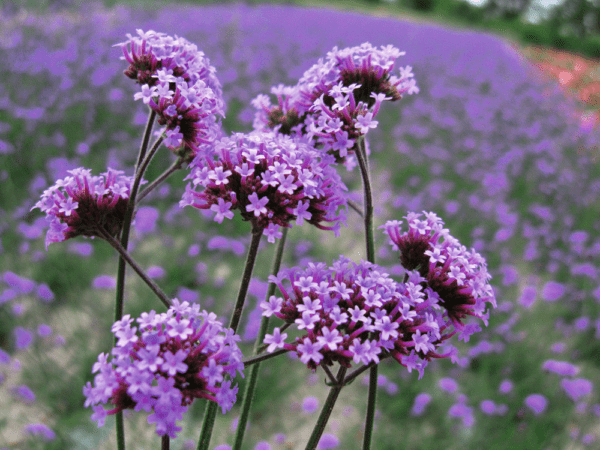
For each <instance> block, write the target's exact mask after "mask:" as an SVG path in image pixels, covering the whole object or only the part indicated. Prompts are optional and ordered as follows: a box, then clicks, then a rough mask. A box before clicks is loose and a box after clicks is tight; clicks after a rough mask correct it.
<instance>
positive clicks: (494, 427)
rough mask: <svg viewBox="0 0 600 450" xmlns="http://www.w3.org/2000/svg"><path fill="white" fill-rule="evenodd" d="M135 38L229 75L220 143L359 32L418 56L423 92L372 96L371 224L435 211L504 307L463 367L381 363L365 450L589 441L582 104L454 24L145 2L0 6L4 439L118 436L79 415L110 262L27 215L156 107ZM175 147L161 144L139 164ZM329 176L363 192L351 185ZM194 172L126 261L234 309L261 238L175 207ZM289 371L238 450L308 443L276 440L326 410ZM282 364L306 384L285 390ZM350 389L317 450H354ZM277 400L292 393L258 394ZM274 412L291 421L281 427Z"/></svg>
mask: <svg viewBox="0 0 600 450" xmlns="http://www.w3.org/2000/svg"><path fill="white" fill-rule="evenodd" d="M137 28H141V29H143V30H149V29H154V30H156V31H160V32H164V33H167V34H173V35H179V36H184V37H185V38H186V39H187V40H189V41H190V42H193V43H195V44H196V45H197V46H198V48H199V49H201V50H202V51H203V52H204V53H205V54H206V56H207V57H208V58H209V59H210V63H211V64H212V65H214V66H215V67H216V68H217V77H218V79H219V80H220V82H221V84H222V85H223V95H224V98H225V102H226V111H225V114H226V118H225V119H224V121H223V124H224V127H225V128H226V129H227V131H249V130H250V129H251V125H252V121H253V115H254V108H253V107H252V106H251V103H250V102H251V100H252V99H254V98H255V97H256V96H257V95H259V94H268V93H269V91H270V88H271V86H273V85H278V84H279V83H284V84H294V83H295V82H296V81H297V79H298V78H299V77H300V76H301V75H302V73H303V72H304V71H305V70H306V69H308V68H309V67H310V66H311V65H312V64H313V63H314V62H316V60H317V59H318V58H320V57H323V56H324V55H325V54H326V53H327V52H328V51H330V50H331V49H332V47H333V46H335V45H338V46H351V45H359V44H361V43H362V42H366V41H368V42H370V43H371V44H373V45H374V46H379V45H388V44H392V45H394V46H396V47H398V48H399V49H401V50H402V51H405V52H406V55H405V56H402V57H401V58H400V60H401V65H410V66H412V68H413V71H414V74H415V78H416V79H417V80H418V83H419V88H420V92H419V93H418V94H417V95H414V96H411V97H410V98H405V99H403V100H402V101H401V102H399V103H394V104H389V105H387V104H386V105H385V106H384V107H382V112H381V113H380V114H379V117H378V120H379V127H378V128H377V129H375V130H372V131H371V132H370V134H369V145H370V149H371V152H372V154H371V161H372V167H371V170H372V173H373V180H374V187H375V189H374V190H375V195H376V197H375V227H378V226H380V225H383V224H385V223H386V221H388V220H401V219H402V217H403V216H405V215H406V214H407V212H408V211H423V210H425V211H434V212H436V213H437V214H438V215H439V216H440V217H442V218H443V219H444V222H445V226H446V227H447V228H448V229H450V230H451V232H452V235H454V236H456V237H457V238H458V239H460V242H461V243H463V244H464V245H465V246H466V247H469V248H470V247H473V248H474V249H475V250H476V251H477V252H479V253H481V255H483V256H484V257H485V258H486V259H487V261H488V268H489V271H490V273H491V274H492V275H493V279H492V280H491V284H492V286H493V288H494V293H495V297H496V299H497V301H498V308H497V309H496V310H493V311H492V313H491V314H490V317H489V326H488V327H487V328H484V330H483V332H482V333H479V334H478V335H477V336H475V335H474V336H473V337H472V339H471V340H469V339H468V338H467V339H465V340H466V341H468V342H465V343H461V344H460V345H458V347H459V351H460V359H459V364H458V365H452V364H450V363H449V362H447V361H439V362H436V363H432V364H431V366H430V368H431V370H429V368H428V371H427V372H426V374H425V376H424V377H423V379H422V380H419V381H417V376H416V375H415V374H414V373H413V374H408V373H407V371H406V370H405V369H403V368H401V367H399V366H398V365H397V364H389V363H388V364H387V365H385V366H384V367H383V368H382V370H381V372H380V373H381V377H380V385H381V386H383V387H384V388H385V389H382V390H381V391H380V394H379V403H378V410H379V413H380V414H379V415H378V416H377V418H376V422H375V424H376V428H375V435H374V444H373V445H374V448H377V449H379V448H381V449H385V448H394V449H400V448H411V449H420V448H423V449H424V448H429V447H431V446H433V445H437V446H439V447H441V448H465V449H479V448H486V449H502V448H514V449H530V448H567V447H568V446H569V445H573V446H574V447H572V448H584V447H588V448H594V445H597V443H598V442H599V440H600V397H599V392H598V385H597V380H598V379H600V134H599V132H598V130H597V129H596V130H594V129H591V128H586V127H585V126H584V125H582V124H581V123H580V122H579V121H577V119H576V118H575V116H574V115H573V114H572V111H573V110H574V109H575V105H574V103H573V100H571V99H569V98H567V97H565V96H564V94H563V92H562V90H561V89H560V87H559V86H558V85H557V84H552V83H547V84H544V82H542V81H540V79H539V78H538V77H535V76H533V74H532V72H531V70H532V69H531V67H530V66H529V65H528V63H527V62H526V61H525V60H524V59H522V58H521V57H520V56H519V55H518V54H517V53H516V52H515V51H514V50H513V49H512V48H511V46H509V45H508V44H507V43H505V42H503V41H502V40H500V39H498V38H496V37H492V36H489V35H484V34H479V33H475V32H469V31H465V30H451V29H447V28H443V27H440V26H433V25H427V24H417V23H410V22H403V21H398V20H394V19H390V18H379V17H367V16H364V15H360V14H355V13H350V12H339V11H329V10H326V9H309V8H299V7H291V6H273V5H270V6H266V5H262V6H254V7H252V6H247V5H242V4H236V5H227V6H203V7H192V6H173V5H169V6H167V7H165V8H164V9H161V10H157V11H145V10H141V9H133V8H128V7H123V6H120V7H115V8H113V9H105V8H104V7H101V6H98V5H95V4H94V5H93V6H90V7H89V8H88V9H86V10H85V11H69V12H56V13H52V14H45V15H36V14H35V13H33V12H30V13H27V14H26V13H19V14H17V15H12V16H11V15H0V62H1V67H2V80H3V82H2V83H0V239H1V240H0V401H1V403H2V404H4V405H6V407H5V408H3V411H2V412H1V413H0V449H4V448H7V449H11V450H12V449H21V448H32V449H34V448H51V449H55V448H56V449H67V448H69V449H71V448H73V449H80V448H81V449H83V448H110V445H111V441H110V439H112V438H113V436H110V437H108V432H105V431H102V432H98V431H97V428H96V425H95V423H93V422H92V421H91V420H90V418H89V415H90V412H89V410H85V409H84V407H83V403H84V400H85V399H84V396H83V393H82V387H83V386H84V384H85V382H87V381H90V380H91V379H92V375H91V367H92V365H93V364H94V362H95V361H96V358H97V355H98V353H99V352H104V351H108V349H109V348H110V339H111V338H110V336H109V335H110V333H108V331H107V330H109V329H110V323H111V321H110V319H111V314H112V309H111V308H112V306H111V301H110V300H109V297H110V296H111V295H112V293H113V290H114V286H115V277H114V274H115V273H116V259H115V256H114V255H113V254H112V253H111V252H110V251H111V249H110V248H109V246H107V245H105V244H104V243H102V242H96V241H92V240H85V239H83V238H81V237H79V238H76V239H72V240H70V241H69V242H66V243H63V244H56V245H53V246H51V247H50V249H49V251H48V252H46V251H45V249H44V238H43V237H44V234H45V232H46V230H47V228H48V223H47V222H46V221H45V220H44V218H43V217H41V214H40V213H39V211H38V210H34V211H33V212H31V211H30V209H31V208H32V207H33V206H34V205H35V204H36V202H37V201H38V200H39V199H40V195H41V194H42V192H43V191H44V189H46V188H47V187H48V186H50V185H52V184H53V183H54V182H55V180H57V179H59V178H64V177H65V176H66V175H67V170H71V169H74V168H77V167H81V166H85V167H90V168H92V170H94V171H95V173H100V172H103V171H105V170H106V168H107V167H111V168H113V169H115V170H123V169H125V168H127V167H131V166H132V165H133V162H134V160H135V156H136V150H137V148H138V146H139V138H140V135H141V132H142V129H143V125H144V123H145V120H146V113H145V109H144V108H145V106H144V105H142V104H141V102H134V100H133V96H134V93H135V92H136V88H135V87H134V86H133V85H132V84H131V82H130V80H127V79H126V77H125V76H123V70H124V69H125V66H124V64H123V61H121V60H119V56H120V55H121V52H120V49H119V48H118V47H113V46H114V44H116V43H118V42H122V41H123V40H124V38H125V35H126V33H134V32H135V29H137ZM161 158H162V159H161ZM172 158H173V156H172V155H171V154H169V152H164V154H162V155H160V157H159V159H158V160H157V161H158V163H153V164H155V165H154V167H153V166H151V167H150V168H149V172H150V175H151V176H152V175H157V174H159V173H161V172H162V170H163V168H162V167H156V166H157V165H158V166H160V165H161V164H163V165H164V166H168V165H169V164H170V162H171V160H172ZM338 171H339V174H340V176H341V177H342V179H343V181H344V183H345V184H346V185H347V186H348V187H349V188H350V191H351V193H352V197H353V199H354V200H355V201H356V202H358V203H360V199H361V192H360V183H359V180H358V179H357V177H353V176H352V173H351V172H349V171H347V170H346V169H345V168H339V167H338ZM181 172H182V173H179V174H177V176H175V177H174V180H173V181H171V182H169V183H166V184H164V185H163V186H162V187H161V188H160V189H157V190H156V191H154V192H152V193H151V194H150V195H149V196H148V197H147V201H148V205H145V206H144V207H143V208H141V209H140V210H139V212H138V215H137V218H136V223H135V225H134V228H135V233H134V236H133V238H132V245H131V247H130V248H131V251H132V253H133V254H135V255H136V259H138V260H139V261H140V262H141V263H142V264H143V265H144V266H145V267H147V268H148V272H149V274H150V276H151V277H152V278H154V279H156V280H157V281H158V282H159V284H161V286H162V287H163V289H164V290H165V292H167V293H168V294H170V295H172V296H178V297H179V298H180V299H181V300H182V301H189V302H199V303H200V304H201V305H202V308H208V307H214V308H215V311H216V312H217V314H219V315H223V316H224V315H226V314H227V313H228V312H229V311H230V310H231V308H232V304H233V300H232V299H233V296H232V295H231V292H233V289H235V287H236V286H237V284H238V280H237V278H236V276H237V274H239V273H241V272H240V267H241V266H240V262H239V260H240V259H241V258H242V257H243V254H244V253H245V248H246V247H247V246H248V242H249V236H248V235H249V226H248V224H245V223H242V222H241V221H239V220H238V221H225V222H224V223H223V224H217V223H215V222H214V220H213V216H214V213H213V211H210V210H208V211H202V212H201V211H198V210H196V209H194V208H185V209H180V208H179V205H178V202H179V200H180V199H181V196H182V195H183V193H184V191H185V183H184V181H183V178H184V176H185V175H187V174H188V173H189V171H188V170H186V169H184V170H182V171H181ZM126 175H131V174H129V173H126ZM167 204H168V205H169V207H165V205H167ZM350 214H352V212H351V211H350V212H349V218H350V217H354V219H356V216H350ZM348 222H349V224H350V225H349V227H348V228H342V230H341V237H340V238H334V237H333V233H331V232H328V234H327V235H324V234H322V233H323V232H322V233H321V234H317V231H311V232H304V231H303V230H300V231H299V233H300V234H298V235H294V236H293V237H292V238H291V241H290V244H289V247H290V251H289V252H287V253H288V255H287V256H286V259H285V260H284V264H285V265H286V266H287V267H291V266H297V265H304V264H306V262H308V261H324V262H326V263H327V264H328V265H329V264H331V261H332V260H333V259H334V258H337V257H338V255H340V254H346V256H348V257H350V258H351V259H354V260H356V261H358V260H359V259H360V258H361V255H360V254H352V253H351V252H350V251H351V249H354V247H355V246H356V245H355V243H356V241H358V240H360V238H357V237H356V236H361V235H360V233H361V232H362V231H361V228H360V223H358V222H360V221H359V220H349V221H348ZM296 231H297V230H296V229H294V230H292V231H291V232H290V233H291V234H294V233H295V232H296ZM315 236H316V238H315ZM336 239H337V240H336ZM376 239H377V248H378V253H377V262H378V264H379V265H380V266H382V267H385V268H386V270H387V272H388V273H390V274H391V276H396V275H398V274H400V273H401V268H400V265H399V262H398V260H397V255H396V252H392V251H391V250H390V249H389V246H388V245H387V241H386V237H385V236H384V234H383V233H376ZM263 244H264V245H263V247H264V249H265V251H267V250H268V246H267V245H266V243H264V242H263ZM61 245H62V247H60V246H61ZM263 247H261V249H262V248H263ZM319 252H320V253H319ZM264 261H265V264H264V265H268V264H267V263H266V261H268V259H264ZM266 279H267V272H266V269H265V270H261V269H259V270H257V273H256V276H255V279H254V280H253V283H252V284H251V287H250V297H251V298H252V299H253V302H251V304H250V306H249V307H247V308H248V309H249V310H248V311H246V312H245V315H244V318H243V319H242V328H241V332H240V335H241V336H242V338H243V342H242V344H245V345H246V348H249V344H248V343H249V342H252V340H253V339H254V337H255V336H256V333H257V328H258V322H259V321H260V312H261V311H262V310H261V308H260V307H259V305H258V304H259V302H260V300H262V298H263V297H264V293H265V292H266ZM128 284H130V285H131V286H128V287H129V288H130V289H131V291H132V292H131V293H130V294H129V298H128V300H127V301H128V302H130V303H128V307H127V308H129V309H128V310H127V313H130V314H131V315H132V316H139V314H140V313H141V312H143V311H148V310H150V309H153V308H155V307H156V305H155V304H154V303H153V304H152V305H151V306H148V304H147V303H148V300H147V298H148V297H150V296H149V293H148V292H147V290H145V289H146V288H145V287H144V286H141V285H138V284H136V283H135V282H129V281H128ZM230 285H232V286H230ZM223 299H231V300H227V301H225V300H223ZM144 302H146V303H144ZM211 305H214V306H211ZM482 328H483V327H482ZM242 350H244V348H243V346H242ZM282 359H283V360H284V361H283V362H279V365H277V364H274V365H273V366H272V367H271V368H270V369H269V370H265V372H266V373H265V381H264V385H263V386H262V387H261V386H260V385H259V387H258V389H259V390H258V392H257V398H258V400H257V404H256V413H255V414H256V416H254V417H251V420H252V422H251V424H250V428H249V431H248V434H247V436H248V442H247V447H246V448H248V449H250V448H257V449H259V448H260V449H267V448H269V449H273V450H277V449H292V448H293V449H295V448H303V447H302V445H303V443H304V442H305V441H303V440H302V439H299V436H297V435H294V434H293V433H292V431H291V430H290V429H285V428H278V427H280V426H281V427H283V424H288V426H289V424H290V423H291V424H293V425H292V426H293V427H296V425H297V424H296V423H295V422H294V421H296V420H297V421H298V423H304V422H303V421H306V420H308V422H310V423H311V424H312V422H313V421H314V419H315V416H316V412H315V411H317V410H318V408H317V407H316V406H315V400H316V401H318V400H319V399H320V397H319V394H314V396H313V390H314V389H316V388H314V387H313V384H314V380H313V379H312V378H311V376H310V373H309V372H308V371H306V370H305V367H303V364H301V363H300V362H299V361H294V360H288V358H282ZM292 359H293V358H292ZM290 365H293V366H294V370H293V371H291V370H290V369H289V366H290ZM265 367H266V366H265ZM278 370H279V372H278ZM282 372H283V373H286V374H287V375H288V377H290V379H291V380H293V382H291V381H290V382H289V383H287V382H286V381H285V380H281V378H283V377H281V376H280V374H281V373H282ZM288 372H289V374H288ZM291 372H294V373H293V374H292V373H291ZM317 374H318V376H319V377H318V384H319V385H320V384H322V378H323V377H322V376H321V375H322V373H319V372H317ZM313 376H314V375H313ZM260 383H262V379H261V381H260V382H259V384H260ZM311 383H312V384H311ZM348 390H353V392H354V393H356V392H358V393H359V394H357V395H354V396H352V397H344V399H345V401H346V402H347V404H346V403H342V402H340V404H338V405H337V407H336V411H337V410H338V409H339V410H340V412H339V417H338V418H337V419H338V428H337V429H336V428H335V426H332V429H327V430H326V431H327V433H329V434H326V435H325V436H327V439H325V440H324V443H323V447H322V448H340V449H342V448H354V447H352V446H353V445H355V444H356V442H358V440H357V439H358V438H357V436H358V431H357V430H359V429H360V428H361V426H362V425H361V424H353V426H352V428H350V429H348V428H344V427H343V424H344V423H345V422H348V423H350V422H351V419H350V417H353V416H352V413H351V412H350V410H344V411H343V412H342V410H343V408H344V407H346V406H347V408H357V409H360V408H363V407H364V403H365V397H366V389H365V387H364V385H362V383H355V384H354V385H353V386H351V387H350V388H348ZM314 392H317V391H314ZM277 393H278V394H280V395H283V394H289V396H290V398H292V400H290V399H287V400H283V401H282V400H280V399H278V400H274V398H272V397H269V396H268V394H272V395H275V394H277ZM355 397H356V398H355ZM299 405H302V406H301V407H300V406H299ZM236 408H237V406H234V407H233V410H232V411H231V412H230V413H229V414H228V415H227V416H224V417H225V418H224V419H223V421H224V422H227V425H221V426H220V428H219V429H220V430H224V431H223V432H222V434H221V435H219V439H220V440H219V442H215V445H216V444H224V443H230V442H231V440H232V433H231V432H230V431H228V427H229V423H230V422H231V421H233V420H234V419H235V417H236V416H235V414H237V413H236ZM273 408H280V409H281V411H284V413H283V414H282V416H285V415H286V414H287V415H288V416H291V417H292V420H284V418H282V417H270V418H269V417H268V415H269V414H270V415H271V416H273V413H272V411H273ZM190 411H191V412H192V413H193V414H191V415H190V418H189V420H188V422H189V423H186V426H184V432H183V433H182V437H181V439H179V438H178V440H177V441H174V442H175V443H174V444H173V448H178V449H179V448H193V443H192V446H191V447H190V444H189V441H188V439H195V436H197V429H198V428H199V423H200V422H201V419H200V415H201V409H198V408H196V409H194V408H193V407H191V408H190ZM253 414H254V413H253ZM307 415H308V416H310V415H312V417H308V419H307V418H306V417H305V416H307ZM346 415H347V416H348V417H345V416H346ZM132 421H133V419H132ZM224 422H223V423H224ZM107 423H108V421H107ZM130 426H131V427H133V428H134V429H135V427H136V426H138V425H136V424H131V425H130ZM144 426H145V427H146V428H148V425H147V424H142V425H139V427H140V429H143V427H144ZM150 428H152V427H150ZM298 428H299V429H300V428H301V426H300V425H298ZM548 430H552V431H550V432H549V431H548ZM281 433H289V436H287V437H286V436H282V435H281ZM398 435H401V436H403V438H405V442H404V443H403V444H398ZM140 439H142V438H140ZM294 439H295V440H294ZM141 442H142V441H141ZM151 442H153V441H151ZM152 445H155V446H156V447H157V446H158V445H157V444H152ZM132 448H133V447H132ZM224 448H225V447H224ZM569 448H570V447H569Z"/></svg>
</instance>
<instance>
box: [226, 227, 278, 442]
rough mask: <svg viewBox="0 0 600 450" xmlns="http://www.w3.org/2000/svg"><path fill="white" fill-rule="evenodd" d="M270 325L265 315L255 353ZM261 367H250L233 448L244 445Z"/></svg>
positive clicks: (272, 287)
mask: <svg viewBox="0 0 600 450" xmlns="http://www.w3.org/2000/svg"><path fill="white" fill-rule="evenodd" d="M287 230H288V229H287V228H283V232H282V236H281V239H280V240H279V243H278V244H277V250H276V251H275V257H274V258H273V267H272V268H271V275H277V273H278V272H279V268H280V267H281V258H282V257H283V249H284V247H285V240H286V238H287ZM276 287H277V285H276V284H275V283H269V288H268V290H267V295H266V298H265V300H266V301H268V300H269V298H271V295H273V294H274V293H275V288H276ZM268 327H269V318H268V317H266V316H263V317H262V319H261V321H260V329H259V330H258V335H257V336H256V342H255V343H254V354H255V355H257V354H258V349H259V348H260V347H261V344H262V342H263V340H264V338H265V335H266V334H267V329H268ZM259 368H260V362H259V363H256V364H254V365H253V366H252V368H251V369H250V375H249V377H248V380H247V381H246V388H245V390H244V399H243V401H242V411H241V413H240V417H239V419H238V424H237V430H236V433H235V442H234V444H233V450H240V448H241V447H242V441H243V440H244V432H245V431H246V424H247V423H248V417H249V416H250V407H251V405H252V399H253V397H254V391H255V389H256V382H257V380H258V370H259Z"/></svg>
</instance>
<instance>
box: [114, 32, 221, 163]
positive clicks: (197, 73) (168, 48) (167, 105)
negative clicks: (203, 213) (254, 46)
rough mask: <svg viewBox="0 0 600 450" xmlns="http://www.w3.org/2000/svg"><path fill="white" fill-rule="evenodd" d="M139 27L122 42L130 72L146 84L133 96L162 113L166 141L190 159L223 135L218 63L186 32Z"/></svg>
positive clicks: (127, 70)
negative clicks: (181, 34)
mask: <svg viewBox="0 0 600 450" xmlns="http://www.w3.org/2000/svg"><path fill="white" fill-rule="evenodd" d="M137 33H138V36H132V35H130V34H128V35H127V37H128V38H129V40H127V41H126V42H123V43H120V44H117V46H120V47H121V49H122V50H123V55H124V56H123V57H122V59H125V60H126V61H127V62H128V63H129V67H128V68H127V69H126V70H125V72H124V73H125V75H126V76H127V77H129V78H131V79H133V80H136V81H137V82H138V83H139V84H140V86H141V91H140V92H138V93H136V94H135V95H134V99H135V100H139V99H141V100H142V101H143V102H144V103H145V104H147V105H149V106H150V108H152V109H153V110H154V111H155V112H156V113H157V114H158V123H159V124H160V125H164V126H165V129H164V132H165V140H164V144H165V145H166V146H167V147H169V148H170V149H171V150H173V151H174V152H175V153H177V154H178V155H182V156H183V155H186V156H190V159H191V157H193V156H194V155H195V154H196V153H197V152H198V151H199V150H200V148H201V147H202V146H203V145H205V144H211V143H212V142H213V141H214V140H215V139H217V138H218V137H219V136H220V135H221V129H220V123H219V122H218V121H217V115H220V116H224V115H225V114H224V110H225V102H224V100H223V92H222V89H221V83H220V82H219V80H218V79H217V77H216V69H215V68H214V67H213V66H211V65H210V61H209V60H208V58H206V56H205V55H204V53H203V52H201V51H199V50H198V47H197V46H196V45H194V44H192V43H191V42H189V41H187V40H186V39H184V38H182V37H178V36H175V37H171V36H168V35H166V34H164V33H157V32H155V31H153V30H150V31H147V32H144V31H142V30H140V29H138V30H137Z"/></svg>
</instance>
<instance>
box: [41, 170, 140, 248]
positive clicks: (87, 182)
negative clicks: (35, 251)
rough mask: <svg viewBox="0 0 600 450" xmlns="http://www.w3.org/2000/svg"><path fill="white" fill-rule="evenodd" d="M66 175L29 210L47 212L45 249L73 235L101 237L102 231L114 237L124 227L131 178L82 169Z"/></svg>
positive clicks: (115, 172) (119, 172) (110, 171)
mask: <svg viewBox="0 0 600 450" xmlns="http://www.w3.org/2000/svg"><path fill="white" fill-rule="evenodd" d="M69 173H70V174H71V176H67V177H65V178H64V179H60V180H58V181H57V182H56V184H55V185H54V186H51V187H50V188H48V189H46V190H45V191H44V193H43V194H42V196H41V199H40V201H38V202H37V203H36V204H35V206H34V207H33V208H31V209H32V210H33V209H35V208H39V209H40V210H42V212H44V213H46V220H47V221H48V222H49V223H50V229H49V230H48V232H47V233H46V249H48V245H50V244H51V243H53V242H61V241H64V240H67V239H71V238H74V237H76V236H88V237H103V234H104V231H105V232H107V233H108V234H110V235H111V236H115V235H116V234H117V233H118V232H119V231H120V230H121V227H122V225H123V218H124V216H125V211H126V210H127V205H128V201H129V192H130V188H131V184H132V183H133V177H127V176H124V175H123V172H122V171H120V170H113V169H110V168H109V169H108V172H106V173H102V174H100V176H93V175H92V174H91V170H90V169H84V168H83V167H80V168H78V169H73V170H69ZM101 230H104V231H101Z"/></svg>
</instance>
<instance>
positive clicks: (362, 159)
mask: <svg viewBox="0 0 600 450" xmlns="http://www.w3.org/2000/svg"><path fill="white" fill-rule="evenodd" d="M355 153H356V159H358V165H359V167H360V173H361V176H362V181H363V192H364V208H365V211H364V223H365V240H366V247H367V260H368V261H369V262H371V263H373V264H375V244H374V240H375V239H374V236H373V192H372V189H371V180H370V175H369V160H368V158H367V148H366V141H365V138H364V137H361V138H360V139H359V140H358V145H357V148H356V152H355ZM377 372H378V365H377V364H375V365H373V366H372V367H371V369H370V371H369V396H368V401H367V416H366V419H365V434H364V440H363V447H362V448H363V450H370V448H371V437H372V435H373V422H374V420H375V404H376V402H377Z"/></svg>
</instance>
